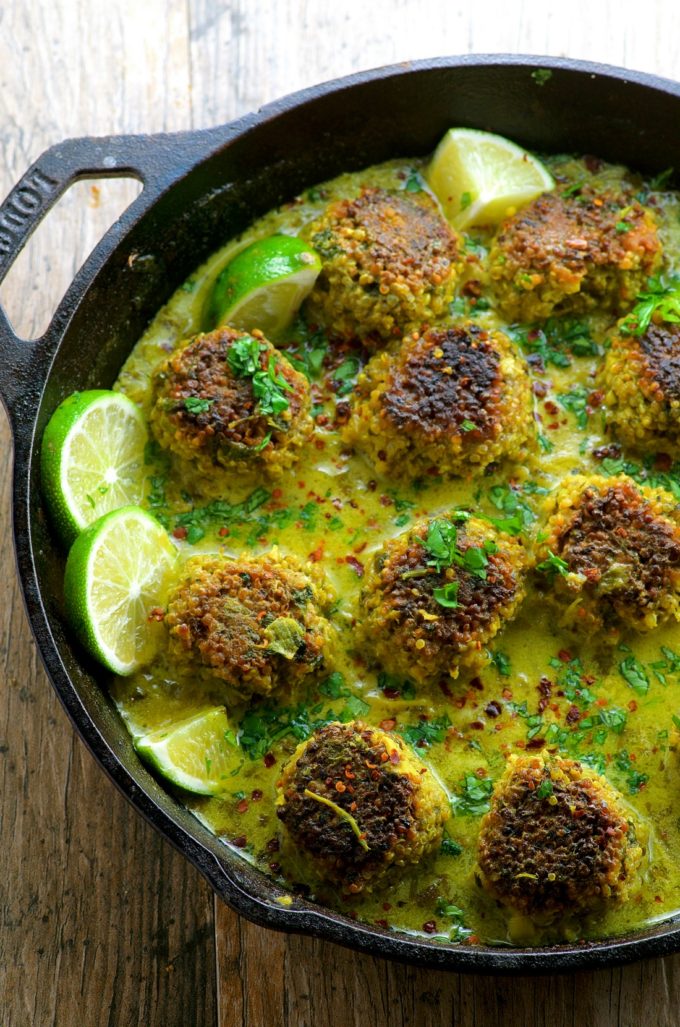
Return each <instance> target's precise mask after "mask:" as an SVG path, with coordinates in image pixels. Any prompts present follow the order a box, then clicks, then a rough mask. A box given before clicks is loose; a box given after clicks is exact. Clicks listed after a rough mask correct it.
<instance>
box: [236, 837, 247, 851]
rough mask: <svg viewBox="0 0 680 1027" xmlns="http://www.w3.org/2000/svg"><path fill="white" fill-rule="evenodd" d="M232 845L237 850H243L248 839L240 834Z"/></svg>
mask: <svg viewBox="0 0 680 1027" xmlns="http://www.w3.org/2000/svg"><path fill="white" fill-rule="evenodd" d="M232 844H233V845H235V846H236V848H237V849H245V847H246V845H247V844H248V839H247V838H246V836H245V835H244V834H240V835H239V836H238V838H234V841H233V843H232Z"/></svg>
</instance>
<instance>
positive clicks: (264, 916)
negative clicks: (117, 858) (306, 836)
mask: <svg viewBox="0 0 680 1027" xmlns="http://www.w3.org/2000/svg"><path fill="white" fill-rule="evenodd" d="M538 71H540V72H541V74H540V75H537V74H536V72H538ZM679 122H680V85H678V84H677V83H674V82H670V81H666V80H663V79H659V78H655V77H653V76H650V75H644V74H639V73H636V72H628V71H625V70H623V69H617V68H611V67H605V66H602V65H597V64H589V63H585V62H579V61H570V60H564V59H557V58H551V57H531V56H520V57H517V56H498V55H495V56H494V55H487V56H463V57H444V58H440V59H437V60H428V61H417V62H407V63H405V64H401V65H397V66H393V67H388V68H380V69H377V70H374V71H369V72H365V73H360V74H357V75H353V76H350V77H348V78H344V79H339V80H337V81H335V82H330V83H327V84H324V85H321V86H317V87H313V88H311V89H307V90H304V91H302V92H300V93H296V94H294V95H292V96H289V97H286V98H284V99H282V100H279V101H276V102H275V103H272V104H269V105H268V106H266V107H264V108H263V109H262V110H261V111H259V112H258V113H257V114H253V115H249V116H247V117H245V118H243V119H241V120H240V121H237V122H235V123H233V124H230V125H226V126H222V127H218V128H214V129H208V130H204V131H198V132H186V133H178V134H175V135H157V136H121V137H108V138H101V139H92V138H84V139H73V140H67V141H65V142H63V143H60V144H57V145H56V146H54V147H52V148H51V149H49V150H47V151H46V153H44V154H43V155H42V156H41V157H39V158H38V160H37V161H36V162H35V164H33V165H32V167H31V168H29V170H28V171H27V172H26V174H25V175H24V176H23V178H22V179H21V181H20V182H19V183H18V184H17V186H16V187H15V188H14V189H13V190H12V192H11V193H10V194H9V196H8V197H7V198H6V200H5V201H4V203H3V204H2V206H1V207H0V282H1V281H2V280H3V278H4V277H5V275H6V274H7V271H8V270H9V268H10V266H11V265H12V263H13V261H14V259H15V257H16V255H17V254H18V253H19V251H20V249H21V247H22V246H23V244H24V243H25V241H26V239H27V238H28V237H29V235H30V234H31V232H32V231H33V230H34V229H35V227H36V226H37V224H38V223H39V222H40V220H41V219H42V217H44V216H45V214H46V213H47V212H48V211H49V210H50V208H51V207H52V206H53V205H54V203H55V202H56V200H57V199H58V198H59V197H60V196H61V195H62V193H63V192H64V191H65V190H66V189H67V188H68V186H69V185H71V184H72V183H73V182H75V181H77V180H80V179H83V178H100V177H112V176H116V175H127V176H129V175H133V176H135V177H137V178H139V179H140V180H141V182H142V183H143V186H144V188H143V190H142V192H141V194H140V195H139V196H138V198H137V199H136V200H135V201H134V202H133V203H132V205H131V206H130V207H129V208H128V209H127V210H126V211H125V213H124V214H123V215H122V217H121V218H120V219H119V220H118V221H117V222H116V223H115V224H114V225H113V226H112V228H111V229H110V230H109V231H108V232H107V234H106V235H105V236H104V238H103V239H102V240H101V242H100V243H99V245H98V246H97V248H96V249H95V250H94V251H93V253H92V254H91V255H90V257H89V258H88V260H87V261H86V263H85V264H84V265H83V267H82V268H81V270H80V271H79V272H78V274H77V275H76V277H75V278H74V280H73V282H72V284H71V286H70V287H69V289H68V291H67V293H66V295H65V297H64V299H63V301H62V302H61V304H60V306H59V309H58V310H57V312H56V314H55V316H54V319H53V321H52V323H51V324H50V326H49V327H48V329H47V331H46V332H45V334H44V335H43V336H42V337H41V338H40V339H37V340H34V341H32V342H26V341H23V340H21V339H19V338H17V336H16V335H15V334H14V332H13V331H12V329H11V326H10V324H9V321H8V319H7V317H6V315H5V314H4V312H3V311H2V309H1V308H0V397H1V398H2V400H3V403H4V405H5V407H6V409H7V412H8V414H9V417H10V421H11V425H12V431H13V437H14V450H15V461H14V510H13V512H14V534H15V545H16V554H17V562H18V569H19V575H20V578H21V583H22V587H23V592H24V597H25V602H26V608H27V612H28V616H29V620H30V623H31V627H32V629H33V632H34V635H35V638H36V640H37V643H38V647H39V649H40V652H41V655H42V658H43V660H44V663H45V666H46V668H47V672H48V674H49V677H50V679H51V681H52V684H53V686H54V688H55V690H56V692H57V694H58V696H59V698H60V700H61V702H62V703H63V705H64V707H65V708H66V710H67V712H68V714H69V716H70V717H71V719H72V721H73V723H74V725H75V727H76V729H77V730H78V732H79V734H80V735H81V736H82V738H83V739H84V741H85V742H86V744H87V745H88V746H89V748H90V749H91V751H92V752H93V754H94V756H95V758H96V759H97V760H98V761H99V763H100V764H101V765H102V767H103V768H104V769H105V770H106V771H107V773H108V774H109V775H110V777H111V778H112V779H113V780H114V782H115V783H116V784H117V786H118V787H119V788H120V790H121V791H122V792H123V794H124V795H125V796H126V797H127V798H128V799H129V800H130V802H132V804H133V805H134V806H135V808H136V809H137V810H138V811H139V812H140V813H142V814H143V815H144V816H145V817H146V818H147V819H148V820H149V821H150V822H151V823H152V824H153V825H154V827H156V829H157V830H159V831H160V832H161V834H163V835H164V836H165V837H166V838H168V839H169V840H170V841H171V842H172V843H173V844H174V845H175V846H176V847H177V848H178V849H179V850H180V851H181V852H182V853H183V854H184V855H185V856H186V857H187V858H188V859H189V860H191V861H192V863H194V864H195V865H196V867H197V868H198V869H199V870H200V871H201V872H202V873H203V874H204V876H205V877H206V878H207V880H208V881H209V882H210V884H211V885H212V887H213V888H214V889H215V890H216V892H217V893H218V894H219V895H220V896H221V897H222V898H223V899H224V900H225V901H226V902H227V903H229V904H230V905H231V906H232V907H233V908H234V909H236V910H237V911H238V912H239V913H242V914H243V915H244V916H246V917H248V918H249V919H251V920H253V921H255V922H256V923H258V924H261V925H263V926H268V927H273V928H277V929H279V930H287V931H299V932H305V933H309V934H313V935H317V936H319V937H323V938H328V939H330V940H333V941H336V942H339V943H341V944H344V945H347V946H350V947H352V948H355V949H359V950H362V951H365V952H370V953H373V954H377V955H383V956H386V957H389V958H393V959H400V960H404V961H407V962H410V963H414V964H419V965H426V966H433V967H438V968H441V969H451V970H458V971H462V970H465V971H476V972H485V973H488V972H508V973H511V972H513V973H531V972H550V973H554V972H556V971H567V970H574V969H578V968H593V967H595V966H607V965H613V964H616V963H622V962H626V961H630V960H633V959H637V958H642V957H648V956H652V955H664V954H667V953H670V952H674V951H677V950H679V949H680V920H677V919H671V920H668V921H665V922H664V923H660V924H656V925H653V926H650V927H648V928H646V929H644V930H640V931H638V932H635V933H634V934H631V935H629V936H626V937H620V938H615V939H610V940H607V941H599V942H593V943H587V944H583V943H581V944H578V945H560V946H552V947H549V948H548V947H545V948H534V949H519V948H511V947H493V946H488V945H487V946H483V945H474V946H472V945H459V944H451V943H446V944H445V943H442V942H439V941H430V940H425V939H421V938H414V937H410V936H408V935H405V934H397V933H396V932H394V933H392V932H390V931H386V930H383V929H382V928H380V927H377V926H376V927H374V926H368V925H365V924H361V923H356V922H354V921H352V920H350V919H349V918H348V917H345V916H343V915H342V914H340V913H335V912H332V911H330V910H327V909H324V908H322V907H320V906H317V905H315V904H314V903H312V902H309V901H306V900H303V899H298V898H293V899H292V900H291V899H290V897H289V896H287V895H286V894H285V893H284V892H283V891H282V889H281V888H280V887H279V886H278V885H277V884H276V883H274V882H273V881H271V880H269V879H268V878H266V877H264V876H263V875H262V874H260V873H259V872H258V871H256V870H255V869H254V868H253V867H251V866H250V865H249V864H248V863H246V862H245V861H244V860H243V859H242V857H240V856H239V855H237V854H236V853H235V852H233V851H232V850H230V849H229V848H227V847H226V846H225V845H224V844H222V843H220V842H219V841H218V840H217V839H216V838H215V837H214V836H213V835H212V834H211V833H210V832H209V831H208V830H207V828H205V827H204V826H203V825H202V824H201V823H199V821H198V820H196V819H195V818H194V817H193V816H192V815H191V814H190V813H189V812H188V811H187V810H186V809H184V807H183V806H182V805H181V804H180V803H179V802H178V801H176V800H175V799H174V798H173V797H172V796H171V795H169V794H168V793H167V792H165V791H164V790H162V789H161V788H160V787H159V785H158V784H157V783H156V781H155V780H154V778H152V777H151V775H150V774H149V773H148V772H147V770H146V769H145V768H144V766H143V765H142V764H141V763H140V762H139V760H138V758H137V756H136V754H135V752H134V750H133V748H132V745H131V742H130V739H129V736H128V734H127V731H126V729H125V727H124V726H123V724H122V722H121V721H120V719H119V717H118V714H117V712H116V711H115V709H114V708H113V705H112V704H111V702H110V701H109V699H108V696H107V691H106V688H102V683H103V682H102V680H101V679H102V672H101V670H100V669H99V668H97V667H96V666H95V665H94V664H93V663H92V662H91V661H90V660H89V659H88V658H87V657H86V656H85V654H84V653H82V652H81V651H80V649H79V648H78V647H77V646H76V645H75V644H74V643H73V641H72V639H71V638H70V635H69V632H68V630H67V629H66V627H65V625H64V623H63V619H62V613H61V603H60V590H61V584H60V583H61V581H62V577H63V563H64V554H63V553H62V552H61V550H60V548H59V546H58V545H57V542H56V540H55V539H54V538H53V537H52V535H51V533H50V531H49V526H48V524H47V521H46V517H45V515H44V511H43V508H42V500H41V496H40V488H39V480H38V466H39V444H40V438H41V436H42V431H43V429H44V427H45V424H46V423H47V420H48V419H49V417H50V415H51V414H52V412H53V411H54V409H55V408H56V406H57V405H58V404H59V402H61V400H62V399H64V398H65V396H67V395H68V394H70V393H71V392H73V391H75V390H81V389H90V388H110V386H111V384H112V382H113V381H114V380H115V378H116V375H117V373H118V369H119V368H120V366H121V365H122V364H123V362H124V360H125V358H126V357H127V355H128V354H129V352H130V350H131V349H132V346H133V345H134V343H135V342H136V340H137V339H138V337H139V336H140V335H141V333H142V331H143V330H144V328H145V327H146V325H147V324H148V322H149V321H150V319H151V318H152V317H153V315H154V314H155V313H156V312H157V311H158V309H159V308H160V307H161V306H162V305H163V304H164V303H165V302H166V301H167V300H168V298H169V297H170V296H171V295H172V293H173V292H174V291H175V289H176V288H177V287H178V286H179V285H180V284H181V283H182V281H184V279H185V278H186V277H187V276H188V275H189V273H190V272H191V271H192V270H193V269H195V268H196V267H197V266H198V265H199V264H201V262H202V261H204V260H205V259H206V258H207V257H208V256H209V255H210V254H211V253H212V252H213V251H214V250H216V249H217V248H218V247H219V246H220V245H222V244H223V243H224V242H225V240H227V239H229V238H231V237H233V236H235V235H237V234H238V233H239V232H241V231H242V230H243V229H245V228H246V227H247V226H248V225H249V224H251V223H252V221H253V220H254V219H255V218H257V217H258V216H259V215H261V214H264V213H265V212H266V211H268V210H270V209H272V208H274V207H276V206H278V205H279V204H280V203H282V202H283V201H285V200H288V199H291V198H292V197H294V196H295V195H297V194H298V193H299V192H301V191H302V190H303V189H305V188H307V187H310V186H312V185H314V184H317V183H318V182H320V181H323V180H325V179H327V178H330V177H332V176H335V175H337V174H339V173H341V172H343V171H355V170H359V169H360V168H363V167H367V166H369V165H372V164H376V163H378V162H380V161H384V160H387V159H389V158H391V157H395V156H398V155H401V156H403V155H404V154H407V155H408V154H413V155H419V154H427V153H429V152H431V151H432V150H433V149H434V146H435V145H436V143H437V142H438V141H439V139H440V138H441V136H442V135H443V133H444V132H445V131H446V129H448V128H449V127H451V126H452V125H464V126H471V127H475V128H480V129H485V130H487V131H491V132H497V133H499V134H502V135H504V136H508V137H509V138H511V139H513V140H516V141H517V142H518V143H520V144H521V145H523V146H525V147H527V148H529V149H531V150H537V151H544V152H572V151H573V152H580V153H597V154H598V155H599V156H601V157H603V158H604V159H605V160H608V161H613V162H622V163H625V164H628V165H630V166H633V167H635V168H637V169H639V170H640V171H643V172H654V173H656V172H658V171H660V170H662V169H664V168H667V167H669V166H674V167H680V134H678V133H677V132H676V131H675V130H674V126H676V125H677V124H678V123H679ZM133 254H135V255H143V256H144V257H145V259H144V260H143V261H139V260H131V259H130V258H131V256H132V255H133Z"/></svg>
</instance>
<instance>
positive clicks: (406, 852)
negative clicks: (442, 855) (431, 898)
mask: <svg viewBox="0 0 680 1027" xmlns="http://www.w3.org/2000/svg"><path fill="white" fill-rule="evenodd" d="M278 791H279V797H278V800H277V815H278V817H279V820H280V821H281V823H282V824H283V826H284V828H285V841H286V843H287V846H288V851H289V855H290V856H292V858H294V859H297V860H298V861H300V862H301V863H302V865H303V866H306V868H307V869H311V870H312V871H313V872H315V873H316V875H317V876H318V877H320V878H321V879H322V880H325V881H330V882H331V883H333V884H336V885H338V886H340V887H342V888H343V889H346V890H347V891H348V892H350V893H357V892H361V891H370V890H371V889H372V888H373V887H375V886H376V885H377V884H379V883H381V882H383V881H385V880H386V879H387V871H389V870H390V868H391V867H395V866H399V867H403V866H406V865H408V864H417V863H419V862H420V861H421V860H422V859H423V858H425V856H427V855H428V854H429V853H431V852H432V851H433V850H435V849H436V848H437V847H438V845H439V843H440V841H441V837H442V824H443V822H444V820H445V819H446V817H447V816H448V815H449V809H448V802H447V798H446V794H445V792H444V791H443V789H442V788H441V786H440V785H439V784H438V783H437V781H436V780H435V778H434V777H433V775H432V773H431V772H430V771H429V770H428V769H427V768H426V767H425V766H424V765H423V764H422V763H421V762H420V760H418V759H417V757H416V756H415V755H414V753H413V752H412V751H411V750H410V749H409V748H408V747H407V746H406V745H405V744H404V743H403V742H402V740H401V739H400V738H398V737H396V736H395V735H390V734H387V733H386V732H384V731H380V730H378V729H377V728H374V727H369V726H367V725H366V724H362V723H361V722H352V723H348V724H338V723H333V724H328V725H327V726H325V727H322V728H320V729H319V730H318V731H316V732H315V733H314V734H313V735H312V736H311V738H309V739H308V740H307V741H306V742H303V743H302V744H301V745H300V746H298V749H297V750H296V752H295V753H294V755H293V756H292V757H291V759H290V761H289V762H288V764H287V765H286V767H285V769H284V772H283V775H282V778H281V781H280V782H279V785H278Z"/></svg>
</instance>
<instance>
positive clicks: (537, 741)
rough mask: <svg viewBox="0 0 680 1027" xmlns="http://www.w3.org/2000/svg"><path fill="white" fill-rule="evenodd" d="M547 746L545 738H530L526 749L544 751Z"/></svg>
mask: <svg viewBox="0 0 680 1027" xmlns="http://www.w3.org/2000/svg"><path fill="white" fill-rule="evenodd" d="M544 745H545V738H530V739H529V741H528V742H527V744H526V746H525V748H526V749H542V748H543V746H544Z"/></svg>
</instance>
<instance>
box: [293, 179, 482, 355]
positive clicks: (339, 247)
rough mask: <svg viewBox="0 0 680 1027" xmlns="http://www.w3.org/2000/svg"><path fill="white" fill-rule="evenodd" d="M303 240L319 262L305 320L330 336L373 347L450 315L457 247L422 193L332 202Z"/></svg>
mask: <svg viewBox="0 0 680 1027" xmlns="http://www.w3.org/2000/svg"><path fill="white" fill-rule="evenodd" d="M305 235H306V238H307V239H308V241H309V242H310V244H311V245H312V246H313V247H314V249H315V250H316V251H317V252H318V253H319V255H320V257H321V260H322V270H321V274H320V275H319V277H318V279H317V281H316V285H315V286H314V289H313V290H312V293H311V295H310V296H309V298H308V300H307V314H308V319H309V320H310V321H315V320H316V321H319V322H320V323H321V324H323V325H325V326H326V328H327V329H328V330H329V331H330V333H331V334H333V335H338V336H344V337H356V338H359V339H362V340H363V341H364V342H365V343H366V344H367V345H369V346H370V345H373V346H377V345H380V344H381V343H384V342H386V341H389V340H391V339H399V338H400V337H401V335H402V334H403V333H404V332H405V331H407V330H410V329H411V328H420V326H421V325H422V324H424V323H425V322H428V323H429V322H431V321H433V320H435V319H436V318H438V317H441V316H442V314H445V313H446V312H447V311H448V305H449V302H450V301H451V300H452V299H453V292H454V287H455V284H456V278H457V276H458V273H459V270H460V267H461V257H460V251H461V246H460V242H459V239H458V237H457V236H456V234H455V233H454V232H453V230H452V229H451V228H450V227H449V225H448V223H447V222H446V221H445V220H444V218H443V217H442V216H441V214H440V213H439V211H438V210H437V207H436V205H435V203H434V202H433V200H432V199H431V198H430V197H429V196H428V195H427V193H421V194H418V199H417V200H416V199H414V198H412V197H411V195H409V196H408V197H407V196H406V195H398V194H395V193H389V192H386V191H385V190H383V189H364V190H363V191H362V193H361V195H360V196H358V197H357V198H356V199H347V200H339V201H338V202H336V203H332V204H331V205H330V206H329V207H328V209H327V210H326V211H325V213H324V214H323V215H322V216H321V217H320V218H319V219H318V220H317V221H314V222H313V223H312V224H311V225H309V226H308V228H307V229H306V231H305Z"/></svg>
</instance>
